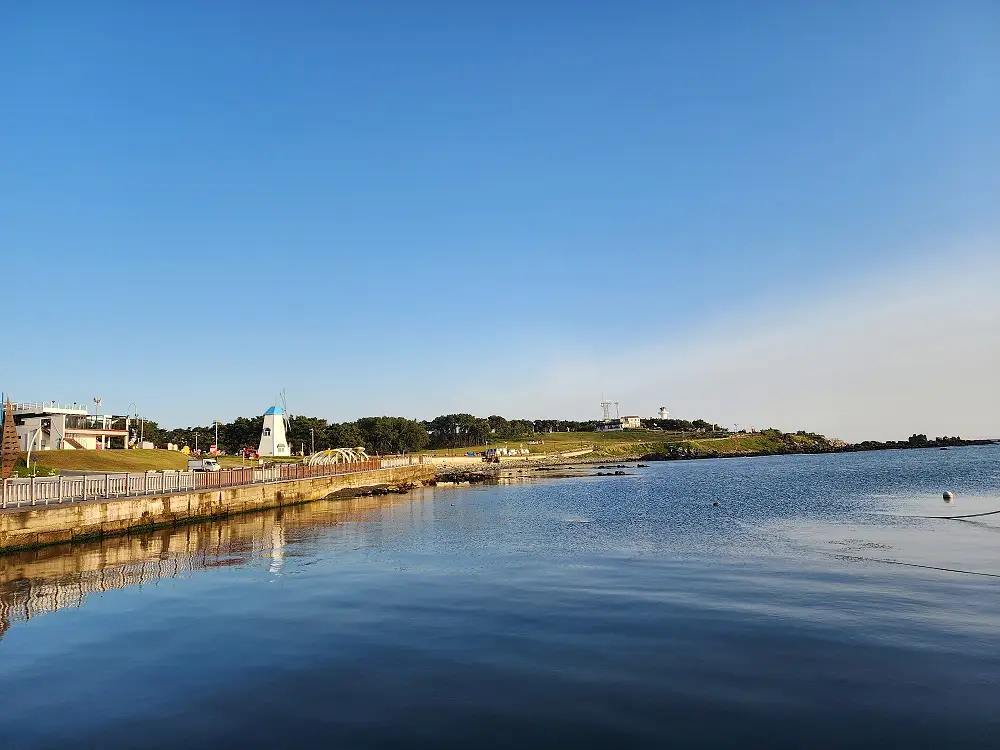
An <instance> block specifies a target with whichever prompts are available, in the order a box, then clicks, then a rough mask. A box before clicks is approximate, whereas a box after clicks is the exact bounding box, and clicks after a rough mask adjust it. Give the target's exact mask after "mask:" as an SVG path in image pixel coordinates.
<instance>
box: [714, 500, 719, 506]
mask: <svg viewBox="0 0 1000 750" xmlns="http://www.w3.org/2000/svg"><path fill="white" fill-rule="evenodd" d="M712 507H713V508H718V507H719V501H718V500H716V501H715V502H713V503H712Z"/></svg>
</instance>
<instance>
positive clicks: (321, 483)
mask: <svg viewBox="0 0 1000 750" xmlns="http://www.w3.org/2000/svg"><path fill="white" fill-rule="evenodd" d="M433 481H434V467H433V466H430V465H426V464H418V465H414V466H401V467H398V468H392V469H373V470H371V471H359V472H354V473H351V474H338V475H333V476H321V477H309V478H303V479H293V480H288V481H277V482H268V483H266V484H251V485H245V486H239V487H227V488H223V489H213V490H199V491H186V492H176V493H172V494H167V495H143V496H140V497H123V498H120V499H99V500H90V501H87V502H73V503H66V504H60V505H49V506H35V507H30V508H12V509H8V510H4V511H0V554H2V553H3V552H7V551H11V550H16V549H30V548H32V547H42V546H46V545H49V544H60V543H64V542H72V541H76V540H82V539H92V538H98V537H102V536H110V535H114V534H127V533H130V532H133V531H148V530H150V529H153V528H156V527H159V526H170V525H178V524H184V523H191V522H195V521H204V520H207V519H212V518H224V517H226V516H230V515H235V514H239V513H251V512H254V511H258V510H265V509H268V508H277V507H281V506H285V505H295V504H299V503H308V502H312V501H314V500H320V499H324V498H337V497H357V496H359V495H366V494H371V495H374V494H388V493H390V492H405V491H408V490H409V489H410V488H412V487H415V486H418V485H420V484H429V483H431V482H433Z"/></svg>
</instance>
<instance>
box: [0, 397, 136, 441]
mask: <svg viewBox="0 0 1000 750" xmlns="http://www.w3.org/2000/svg"><path fill="white" fill-rule="evenodd" d="M12 406H13V408H14V424H15V426H16V427H17V438H18V441H19V442H20V444H21V450H22V451H27V450H29V449H30V450H33V451H47V450H72V449H75V450H101V449H102V448H127V447H128V443H129V426H130V425H129V418H128V417H115V416H111V415H109V414H88V413H87V409H86V407H85V406H83V405H81V404H57V403H56V402H55V401H50V402H49V403H47V404H42V403H23V402H22V403H15V404H12Z"/></svg>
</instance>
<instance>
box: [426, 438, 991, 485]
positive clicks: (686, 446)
mask: <svg viewBox="0 0 1000 750" xmlns="http://www.w3.org/2000/svg"><path fill="white" fill-rule="evenodd" d="M997 443H1000V440H995V439H974V440H965V439H962V438H960V437H939V438H934V439H928V438H927V437H926V436H925V435H913V436H911V437H910V438H909V439H908V440H890V441H884V442H882V441H875V440H866V441H864V442H862V443H844V442H843V441H839V440H830V439H829V438H826V437H824V436H823V435H816V434H810V433H797V434H791V433H782V432H779V431H778V430H765V431H764V432H762V433H756V434H739V433H737V434H734V435H732V436H730V437H725V438H704V439H689V440H680V441H676V442H636V443H622V444H619V445H604V446H600V447H595V448H594V450H592V451H589V452H587V453H586V454H584V455H579V456H566V455H557V454H553V455H549V456H547V457H544V458H543V457H542V456H525V457H512V458H508V459H505V460H504V461H503V462H502V463H500V464H485V463H482V464H476V463H472V461H471V460H470V459H469V458H468V457H464V460H463V457H461V456H452V457H448V456H441V457H439V459H438V471H437V482H438V483H439V484H464V483H476V482H489V481H497V480H501V479H504V478H516V477H524V476H526V475H528V472H562V474H559V473H557V474H550V475H549V476H560V475H563V474H566V475H573V474H578V473H579V472H580V471H581V470H586V469H596V468H614V469H622V468H626V467H623V466H621V465H615V466H603V467H602V466H599V465H600V464H608V463H609V462H615V461H617V462H622V461H624V462H639V463H643V462H650V463H651V462H653V461H693V460H699V459H710V458H746V457H755V456H783V455H797V454H825V453H857V452H863V451H876V450H915V449H938V450H945V449H949V448H953V447H959V446H970V445H993V444H997ZM605 476H607V475H606V474H605Z"/></svg>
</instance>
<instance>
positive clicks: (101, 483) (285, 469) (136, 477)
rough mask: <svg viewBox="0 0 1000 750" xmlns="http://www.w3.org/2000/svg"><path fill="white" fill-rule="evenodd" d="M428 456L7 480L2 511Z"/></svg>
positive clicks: (382, 465) (412, 462)
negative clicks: (321, 463)
mask: <svg viewBox="0 0 1000 750" xmlns="http://www.w3.org/2000/svg"><path fill="white" fill-rule="evenodd" d="M424 462H425V457H424V456H422V455H398V456H379V457H375V458H369V459H368V460H365V461H353V462H350V463H338V464H329V465H325V466H307V465H305V464H276V465H274V466H269V467H266V468H265V467H257V466H255V467H247V468H240V469H223V470H222V471H214V472H205V471H146V472H131V473H107V474H98V475H96V476H95V475H77V476H57V477H31V478H28V479H5V480H3V492H2V494H0V510H6V509H13V508H22V507H26V506H27V507H30V506H38V505H42V506H44V505H59V504H62V503H81V502H88V501H93V500H108V499H114V498H124V497H141V496H143V495H169V494H175V493H181V492H197V491H199V490H213V489H223V488H227V487H248V486H251V485H255V484H269V483H271V482H287V481H290V480H295V479H309V478H312V477H328V476H337V475H341V474H354V473H360V472H365V471H374V470H376V469H395V468H399V467H403V466H416V465H420V464H423V463H424Z"/></svg>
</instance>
